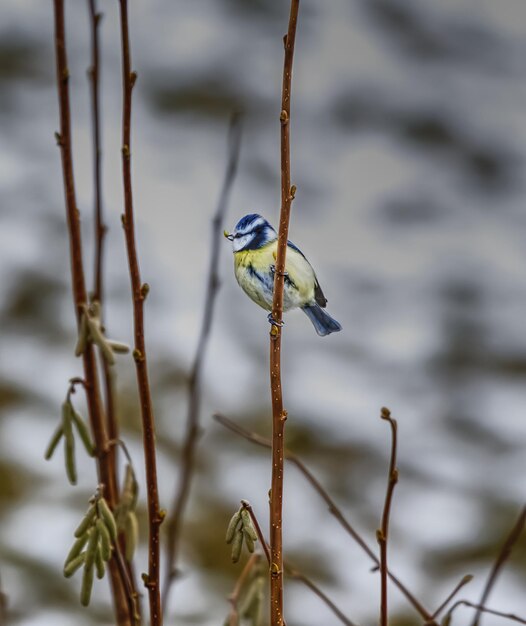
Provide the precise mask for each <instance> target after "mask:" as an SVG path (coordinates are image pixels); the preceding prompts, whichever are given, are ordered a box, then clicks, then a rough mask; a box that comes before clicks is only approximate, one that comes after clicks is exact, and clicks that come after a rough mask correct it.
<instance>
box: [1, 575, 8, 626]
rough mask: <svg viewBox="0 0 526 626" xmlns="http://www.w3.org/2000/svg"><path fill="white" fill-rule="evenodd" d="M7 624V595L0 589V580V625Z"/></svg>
mask: <svg viewBox="0 0 526 626" xmlns="http://www.w3.org/2000/svg"><path fill="white" fill-rule="evenodd" d="M6 625H7V595H6V594H5V593H4V592H3V590H2V584H1V581H0V626H6Z"/></svg>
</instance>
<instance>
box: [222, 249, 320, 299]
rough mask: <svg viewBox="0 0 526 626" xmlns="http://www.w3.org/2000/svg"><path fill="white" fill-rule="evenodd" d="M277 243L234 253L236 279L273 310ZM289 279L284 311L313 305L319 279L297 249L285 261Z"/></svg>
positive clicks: (248, 292)
mask: <svg viewBox="0 0 526 626" xmlns="http://www.w3.org/2000/svg"><path fill="white" fill-rule="evenodd" d="M276 252H277V241H272V242H271V243H269V244H267V245H266V246H263V247H261V248H258V249H257V250H241V251H239V252H236V253H234V271H235V275H236V279H237V281H238V283H239V284H240V286H241V287H242V288H243V290H244V291H245V292H246V293H247V295H248V296H249V297H250V298H252V300H254V302H256V303H257V304H259V305H260V306H262V307H263V308H265V309H267V310H270V309H271V308H272V297H273V285H274V274H273V272H272V270H271V268H272V267H273V266H274V265H275V264H276ZM285 271H286V272H287V275H288V277H287V279H286V280H285V288H284V292H283V310H285V311H286V310H288V309H292V308H296V307H301V306H304V305H305V304H310V303H312V302H313V301H314V286H315V283H316V276H315V274H314V270H313V269H312V267H311V265H310V263H309V262H308V261H307V259H306V258H305V257H304V256H302V255H301V254H300V253H299V252H297V251H296V250H294V249H293V248H290V247H288V248H287V257H286V262H285Z"/></svg>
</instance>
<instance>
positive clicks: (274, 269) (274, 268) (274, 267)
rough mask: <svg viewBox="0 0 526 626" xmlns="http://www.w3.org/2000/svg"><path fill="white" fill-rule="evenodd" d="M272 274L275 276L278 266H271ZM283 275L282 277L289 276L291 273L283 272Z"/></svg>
mask: <svg viewBox="0 0 526 626" xmlns="http://www.w3.org/2000/svg"><path fill="white" fill-rule="evenodd" d="M270 273H271V274H275V273H276V266H275V265H271V266H270ZM281 275H282V276H288V275H289V273H288V272H282V273H281Z"/></svg>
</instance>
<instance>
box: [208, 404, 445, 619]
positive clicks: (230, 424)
mask: <svg viewBox="0 0 526 626" xmlns="http://www.w3.org/2000/svg"><path fill="white" fill-rule="evenodd" d="M213 417H214V419H215V420H216V421H217V422H219V423H220V424H221V425H222V426H224V427H225V428H228V430H230V431H232V432H233V433H235V434H236V435H239V436H240V437H243V439H246V440H247V441H250V442H251V443H254V444H256V445H258V446H261V447H263V448H271V447H272V443H271V442H270V441H269V440H268V439H266V438H265V437H262V436H261V435H258V434H257V433H253V432H250V431H248V430H246V429H245V428H243V427H242V426H240V425H239V424H237V423H236V422H234V421H232V420H230V419H228V418H227V417H225V416H224V415H220V414H218V413H216V414H214V416H213ZM284 457H285V459H287V461H289V462H290V463H292V464H293V465H295V466H296V467H297V468H298V470H299V471H300V472H301V473H302V474H303V476H304V477H305V478H306V480H307V482H308V483H309V484H310V485H311V487H312V488H313V489H314V491H316V493H317V494H318V495H319V496H320V498H321V499H322V500H323V501H324V502H325V504H326V505H327V508H328V509H329V512H330V513H331V515H333V516H334V517H335V518H336V519H337V520H338V522H339V523H340V525H341V526H342V527H343V528H344V529H345V531H346V532H347V533H348V534H349V535H350V536H351V537H352V538H353V539H354V541H355V542H356V543H357V544H358V545H359V546H360V547H361V548H362V550H363V551H364V552H365V553H366V554H367V556H368V557H369V558H370V559H371V561H373V562H374V564H375V566H376V567H378V568H379V567H380V561H379V559H378V557H377V556H376V554H375V553H374V552H373V551H372V550H371V548H370V547H369V546H368V545H367V543H366V542H365V541H364V539H363V538H362V537H361V536H360V534H359V533H358V532H357V531H356V530H355V529H354V528H353V526H352V525H351V524H350V522H349V521H348V520H347V519H346V518H345V516H344V514H343V513H342V511H341V509H339V508H338V506H337V505H336V503H335V502H334V500H333V499H332V498H331V496H330V495H329V494H328V493H327V491H326V490H325V489H324V487H323V486H322V485H321V483H320V482H319V481H318V479H317V478H316V477H315V476H314V475H313V474H312V472H311V471H310V470H309V469H308V468H307V466H306V465H305V464H304V463H303V461H302V460H301V459H300V458H299V457H298V456H297V455H296V454H294V453H292V452H290V450H287V449H286V448H285V450H284ZM387 574H388V576H389V578H390V579H391V580H392V581H393V583H394V584H395V585H396V586H397V587H398V589H399V590H400V591H401V592H402V593H403V595H404V596H405V597H406V598H407V600H408V601H409V603H410V604H411V605H412V606H413V607H414V609H415V610H416V611H417V612H418V613H419V614H420V615H421V616H422V618H423V619H424V620H425V621H426V626H437V624H436V622H435V621H434V619H433V616H432V615H431V613H430V612H429V611H428V610H427V609H426V608H425V607H424V606H423V605H422V604H421V603H420V602H419V601H418V600H417V599H416V598H415V596H414V595H413V594H412V593H411V592H410V591H409V589H408V588H407V587H406V586H405V585H404V584H403V583H402V582H401V581H400V579H399V578H398V577H397V576H395V575H394V574H393V573H392V572H391V571H389V570H388V571H387Z"/></svg>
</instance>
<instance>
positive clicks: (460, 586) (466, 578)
mask: <svg viewBox="0 0 526 626" xmlns="http://www.w3.org/2000/svg"><path fill="white" fill-rule="evenodd" d="M472 580H473V576H471V574H467V575H466V576H464V577H463V578H462V579H461V580H460V582H459V583H458V584H457V586H456V587H455V588H454V589H453V591H452V592H451V593H450V594H449V595H448V597H447V598H446V599H445V600H444V602H442V604H441V605H440V606H439V607H438V609H437V610H436V611H435V612H434V613H433V619H436V618H437V617H438V616H439V615H440V613H442V611H443V610H444V609H445V608H446V606H447V605H448V604H449V603H450V602H451V600H453V598H454V597H455V596H456V595H457V593H458V592H459V591H460V590H461V589H463V588H464V587H465V586H466V585H467V584H468V583H470V582H471V581H472Z"/></svg>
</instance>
